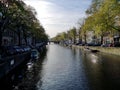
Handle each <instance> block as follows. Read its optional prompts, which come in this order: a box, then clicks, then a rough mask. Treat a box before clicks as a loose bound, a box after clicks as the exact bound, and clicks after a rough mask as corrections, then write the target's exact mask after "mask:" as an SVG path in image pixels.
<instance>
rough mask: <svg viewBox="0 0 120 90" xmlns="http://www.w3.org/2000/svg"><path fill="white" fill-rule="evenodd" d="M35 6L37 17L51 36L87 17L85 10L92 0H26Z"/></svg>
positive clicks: (66, 29) (28, 3)
mask: <svg viewBox="0 0 120 90" xmlns="http://www.w3.org/2000/svg"><path fill="white" fill-rule="evenodd" d="M24 2H25V3H26V4H27V5H30V6H32V7H34V8H35V9H36V11H37V18H38V19H39V20H40V23H41V24H42V25H43V27H44V28H45V31H46V33H47V34H48V35H49V36H50V38H52V37H54V36H56V35H57V34H58V33H61V32H64V31H65V32H66V31H68V30H69V29H70V28H72V27H74V26H75V27H77V26H78V21H79V20H81V19H82V18H85V17H86V14H85V11H86V9H87V8H89V6H90V4H91V0H24Z"/></svg>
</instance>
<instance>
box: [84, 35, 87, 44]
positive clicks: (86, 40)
mask: <svg viewBox="0 0 120 90" xmlns="http://www.w3.org/2000/svg"><path fill="white" fill-rule="evenodd" d="M84 39H85V44H87V37H86V33H85V34H84Z"/></svg>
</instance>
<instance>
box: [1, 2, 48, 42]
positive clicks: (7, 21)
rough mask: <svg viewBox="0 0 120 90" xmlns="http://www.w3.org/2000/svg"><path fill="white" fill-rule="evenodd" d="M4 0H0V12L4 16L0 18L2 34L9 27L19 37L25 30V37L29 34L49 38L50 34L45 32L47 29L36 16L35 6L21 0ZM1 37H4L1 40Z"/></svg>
mask: <svg viewBox="0 0 120 90" xmlns="http://www.w3.org/2000/svg"><path fill="white" fill-rule="evenodd" d="M3 1H4V0H3ZM3 1H2V0H1V1H0V12H2V14H3V16H2V18H0V21H1V23H0V32H1V33H0V35H1V36H2V33H3V32H4V30H5V29H7V30H12V31H14V32H15V33H16V34H18V37H19V38H20V35H21V33H22V32H23V37H24V38H25V39H26V38H27V37H29V36H31V37H32V36H35V37H36V38H37V39H40V40H48V35H47V34H46V33H45V29H44V28H43V26H42V25H41V24H40V22H39V21H38V19H37V18H36V11H35V9H34V8H33V7H31V6H27V5H26V4H25V3H24V2H23V1H21V0H6V2H3ZM28 32H29V33H31V34H29V33H28ZM1 39H2V37H1V38H0V42H1ZM0 44H1V43H0Z"/></svg>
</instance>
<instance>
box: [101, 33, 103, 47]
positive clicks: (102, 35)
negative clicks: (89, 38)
mask: <svg viewBox="0 0 120 90" xmlns="http://www.w3.org/2000/svg"><path fill="white" fill-rule="evenodd" d="M102 44H103V35H101V45H102Z"/></svg>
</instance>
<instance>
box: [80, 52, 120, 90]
mask: <svg viewBox="0 0 120 90" xmlns="http://www.w3.org/2000/svg"><path fill="white" fill-rule="evenodd" d="M82 58H83V60H84V61H83V63H84V66H85V70H86V74H87V77H88V80H89V85H90V88H91V90H120V56H115V55H109V54H104V53H89V52H83V51H82Z"/></svg>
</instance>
